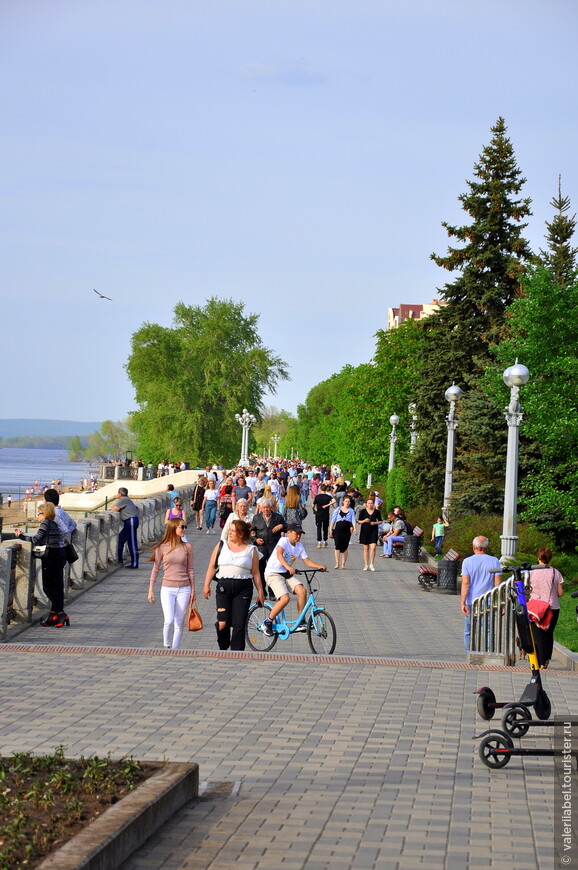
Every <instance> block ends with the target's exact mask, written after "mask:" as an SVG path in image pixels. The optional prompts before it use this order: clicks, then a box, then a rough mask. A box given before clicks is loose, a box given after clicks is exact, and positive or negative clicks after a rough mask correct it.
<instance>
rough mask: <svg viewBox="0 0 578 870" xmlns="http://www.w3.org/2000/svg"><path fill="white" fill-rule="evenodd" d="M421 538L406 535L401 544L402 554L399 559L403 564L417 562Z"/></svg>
mask: <svg viewBox="0 0 578 870" xmlns="http://www.w3.org/2000/svg"><path fill="white" fill-rule="evenodd" d="M421 542H422V538H421V536H420V537H419V538H418V537H417V536H416V535H406V536H405V539H404V542H403V553H402V554H401V558H402V559H403V561H404V562H419V551H420V550H421Z"/></svg>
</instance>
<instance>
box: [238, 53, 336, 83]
mask: <svg viewBox="0 0 578 870" xmlns="http://www.w3.org/2000/svg"><path fill="white" fill-rule="evenodd" d="M240 73H241V75H242V76H243V78H247V79H252V80H253V81H258V82H263V83H264V84H280V85H289V86H291V87H304V86H309V85H321V84H324V83H325V81H326V79H325V77H324V76H323V75H321V73H319V72H317V71H316V70H314V69H313V68H312V67H311V66H310V65H309V64H308V63H307V62H306V61H305V58H299V59H298V60H297V59H296V60H282V61H270V62H261V61H256V62H254V63H248V64H245V65H244V66H243V67H241V69H240Z"/></svg>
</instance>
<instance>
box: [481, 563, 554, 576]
mask: <svg viewBox="0 0 578 870" xmlns="http://www.w3.org/2000/svg"><path fill="white" fill-rule="evenodd" d="M549 567H550V566H549V565H506V567H504V568H500V569H498V568H490V570H489V571H488V574H506V573H507V572H510V571H511V572H512V573H513V572H515V571H540V570H541V569H542V568H549Z"/></svg>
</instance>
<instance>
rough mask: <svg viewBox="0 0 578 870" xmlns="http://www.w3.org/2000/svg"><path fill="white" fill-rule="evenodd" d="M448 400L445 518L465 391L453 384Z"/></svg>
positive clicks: (447, 395) (446, 392) (449, 498)
mask: <svg viewBox="0 0 578 870" xmlns="http://www.w3.org/2000/svg"><path fill="white" fill-rule="evenodd" d="M444 395H445V397H446V402H449V403H450V412H449V414H448V416H447V417H446V426H447V427H448V447H447V451H446V476H445V481H444V506H443V510H442V514H443V518H444V520H447V519H448V514H449V509H450V500H451V496H452V486H453V477H454V455H455V450H456V429H457V427H458V421H457V420H456V402H458V401H459V400H460V399H461V397H462V395H463V393H462V390H461V389H460V387H458V386H456V384H455V383H454V384H452V385H451V387H448V388H447V390H446V391H445V393H444Z"/></svg>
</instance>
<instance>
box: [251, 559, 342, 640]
mask: <svg viewBox="0 0 578 870" xmlns="http://www.w3.org/2000/svg"><path fill="white" fill-rule="evenodd" d="M319 570H320V569H319V568H310V569H308V570H306V571H295V573H296V574H298V575H300V576H304V577H305V580H306V582H307V586H308V588H309V596H308V598H307V601H306V603H305V607H304V608H303V610H302V611H301V613H300V614H299V616H298V617H297V619H293V620H288V619H287V618H286V617H285V611H284V610H282V611H281V613H279V614H277V616H276V617H275V620H274V622H273V637H268V636H267V635H266V634H265V633H264V631H263V622H264V620H265V618H266V617H267V615H268V613H270V612H271V610H272V609H273V605H272V604H270V603H269V602H268V601H265V603H264V604H258V603H257V604H253V605H252V606H251V607H250V608H249V615H248V617H247V625H246V628H245V637H246V638H247V643H248V644H249V646H250V647H251V649H253V650H255V651H256V652H268V651H269V650H271V649H273V647H274V646H275V644H276V643H277V641H278V640H279V639H281V640H287V638H288V637H290V636H291V635H292V634H294V633H295V631H296V630H297V628H298V626H300V625H306V626H307V641H308V643H309V646H310V648H311V651H312V652H314V653H315V654H316V655H327V656H330V655H331V654H332V653H333V651H334V649H335V644H336V643H337V630H336V628H335V622H334V621H333V617H332V616H330V615H329V613H328V612H327V611H326V610H325V607H323V606H320V605H318V604H317V603H316V599H315V596H316V594H317V593H318V592H319V589H313V588H312V587H311V583H312V581H313V578H314V577H315V575H316V574H317V572H318V571H319ZM263 610H264V611H265V612H264V613H263Z"/></svg>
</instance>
